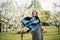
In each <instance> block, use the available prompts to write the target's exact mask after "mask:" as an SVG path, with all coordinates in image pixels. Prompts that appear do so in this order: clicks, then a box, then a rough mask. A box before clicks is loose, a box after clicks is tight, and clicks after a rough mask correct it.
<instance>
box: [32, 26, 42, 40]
mask: <svg viewBox="0 0 60 40" xmlns="http://www.w3.org/2000/svg"><path fill="white" fill-rule="evenodd" d="M41 29H42V28H41V26H40V25H39V26H38V27H37V29H36V30H35V31H34V32H33V33H32V40H43V33H42V30H41Z"/></svg>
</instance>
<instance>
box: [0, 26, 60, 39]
mask: <svg viewBox="0 0 60 40" xmlns="http://www.w3.org/2000/svg"><path fill="white" fill-rule="evenodd" d="M44 29H45V30H46V33H44V34H43V38H44V40H59V39H60V35H58V32H57V28H56V27H45V28H44ZM17 32H18V31H9V32H2V33H0V40H21V35H20V34H17ZM23 39H24V40H31V39H32V35H31V34H24V37H23Z"/></svg>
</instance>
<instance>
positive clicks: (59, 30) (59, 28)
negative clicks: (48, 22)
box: [58, 26, 60, 34]
mask: <svg viewBox="0 0 60 40" xmlns="http://www.w3.org/2000/svg"><path fill="white" fill-rule="evenodd" d="M58 34H60V26H58Z"/></svg>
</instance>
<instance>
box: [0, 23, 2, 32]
mask: <svg viewBox="0 0 60 40" xmlns="http://www.w3.org/2000/svg"><path fill="white" fill-rule="evenodd" d="M0 32H2V31H1V23H0Z"/></svg>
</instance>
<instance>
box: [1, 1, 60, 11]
mask: <svg viewBox="0 0 60 40" xmlns="http://www.w3.org/2000/svg"><path fill="white" fill-rule="evenodd" d="M13 1H15V2H17V4H18V6H20V7H23V6H25V5H30V4H31V1H32V0H13ZM38 1H39V2H40V4H41V7H42V8H43V9H44V10H50V11H52V10H53V3H54V2H55V3H57V4H58V5H60V0H38ZM2 2H6V0H0V3H2ZM57 10H60V9H59V8H57Z"/></svg>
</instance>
